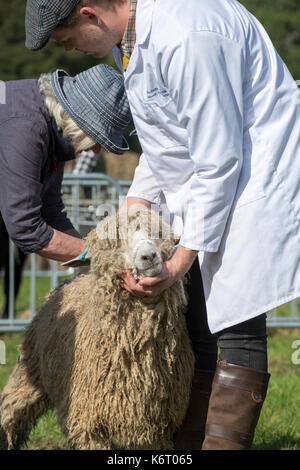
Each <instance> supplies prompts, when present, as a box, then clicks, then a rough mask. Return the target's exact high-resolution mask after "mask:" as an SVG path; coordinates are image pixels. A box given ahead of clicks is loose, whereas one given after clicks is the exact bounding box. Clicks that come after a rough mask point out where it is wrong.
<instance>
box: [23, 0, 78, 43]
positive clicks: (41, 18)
mask: <svg viewBox="0 0 300 470" xmlns="http://www.w3.org/2000/svg"><path fill="white" fill-rule="evenodd" d="M80 1H81V0H59V1H57V0H55V1H54V0H27V5H26V16H25V28H26V42H25V45H26V47H28V49H31V50H32V51H38V50H39V49H42V48H43V47H44V46H45V45H46V44H47V42H48V41H49V39H50V36H51V33H52V31H53V30H54V29H55V28H56V26H57V25H58V24H59V23H60V22H61V21H62V20H64V19H65V18H67V17H68V16H69V15H70V13H71V12H72V11H73V10H74V8H76V6H77V5H78V3H79V2H80Z"/></svg>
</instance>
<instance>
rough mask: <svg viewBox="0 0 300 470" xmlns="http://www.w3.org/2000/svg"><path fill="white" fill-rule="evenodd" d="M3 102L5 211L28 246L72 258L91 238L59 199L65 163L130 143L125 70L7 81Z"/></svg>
mask: <svg viewBox="0 0 300 470" xmlns="http://www.w3.org/2000/svg"><path fill="white" fill-rule="evenodd" d="M5 92H6V96H5V104H1V105H0V167H1V171H0V187H1V191H0V213H1V216H2V217H1V219H2V220H3V223H4V224H5V226H6V229H7V231H8V234H9V236H10V238H11V239H12V240H13V242H14V243H15V244H16V246H17V247H18V248H20V249H21V250H22V252H24V253H37V254H39V255H41V256H44V257H46V258H49V259H53V260H57V261H68V260H70V259H72V258H75V257H77V256H78V255H80V254H81V253H82V252H83V251H84V249H85V242H84V240H82V238H81V236H80V234H79V233H78V232H77V231H76V230H75V229H74V227H73V225H72V223H71V221H70V220H69V219H68V218H67V214H66V212H65V208H64V205H63V202H62V200H61V184H62V179H63V171H64V162H65V161H67V160H72V159H74V158H75V154H77V153H80V152H81V151H83V150H88V149H94V150H95V151H96V152H97V151H98V150H100V148H101V146H103V147H104V148H106V149H108V150H109V151H111V152H113V153H117V154H122V153H123V152H124V151H125V150H128V144H127V142H126V140H125V139H124V137H123V134H122V133H123V130H124V129H125V128H126V127H127V125H128V124H129V122H130V120H131V114H130V110H129V105H128V101H127V98H126V94H125V91H124V86H123V77H122V75H121V74H119V73H117V72H116V71H115V70H114V69H113V68H112V67H109V66H108V65H104V64H103V65H98V66H96V67H93V68H91V69H89V70H87V71H85V72H82V73H80V74H78V75H77V76H75V77H70V76H69V75H68V74H67V73H66V72H64V71H63V70H57V71H56V72H55V73H53V74H43V75H41V77H40V79H39V80H18V81H10V82H6V83H5Z"/></svg>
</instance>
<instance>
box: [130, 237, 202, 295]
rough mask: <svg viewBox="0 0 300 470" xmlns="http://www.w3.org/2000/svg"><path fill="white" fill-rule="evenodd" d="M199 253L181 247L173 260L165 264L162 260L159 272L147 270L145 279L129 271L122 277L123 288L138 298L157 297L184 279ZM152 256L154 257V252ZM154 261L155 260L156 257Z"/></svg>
mask: <svg viewBox="0 0 300 470" xmlns="http://www.w3.org/2000/svg"><path fill="white" fill-rule="evenodd" d="M197 253H198V252H197V251H193V250H188V249H186V248H184V247H183V246H179V247H178V249H177V250H176V252H175V254H174V255H173V256H172V258H171V259H169V260H168V261H165V262H162V261H161V260H160V262H159V263H158V264H157V265H156V266H157V272H155V270H153V271H152V272H151V271H149V270H148V272H147V270H145V271H144V273H143V274H144V275H143V277H140V279H139V278H137V276H135V275H134V274H135V273H132V272H131V271H130V270H127V271H126V272H125V273H123V275H122V278H123V282H122V283H121V287H123V288H124V289H126V290H127V291H128V292H130V293H131V294H132V295H134V296H136V297H145V296H149V297H155V296H157V295H159V294H161V292H163V291H164V290H166V289H167V288H168V287H170V286H172V285H173V284H174V283H175V282H176V281H177V280H179V279H182V278H183V277H184V275H185V273H186V272H187V271H188V270H189V268H190V267H191V265H192V263H193V261H194V260H195V258H196V256H197ZM152 256H154V252H153V253H152ZM155 256H157V255H155ZM153 259H154V260H155V257H154V258H153ZM154 267H155V265H154Z"/></svg>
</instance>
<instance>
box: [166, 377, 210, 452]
mask: <svg viewBox="0 0 300 470" xmlns="http://www.w3.org/2000/svg"><path fill="white" fill-rule="evenodd" d="M213 377H214V371H206V370H200V369H195V372H194V377H193V384H192V389H191V396H190V403H189V406H188V409H187V412H186V416H185V418H184V421H183V423H182V425H181V427H180V428H179V430H178V431H177V433H176V434H175V437H174V447H175V449H176V450H187V449H188V450H201V446H202V443H203V440H204V435H205V423H206V416H207V410H208V403H209V396H210V392H211V385H212V381H213Z"/></svg>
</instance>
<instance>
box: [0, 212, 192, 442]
mask: <svg viewBox="0 0 300 470" xmlns="http://www.w3.org/2000/svg"><path fill="white" fill-rule="evenodd" d="M116 220H117V223H118V224H119V223H120V221H119V219H118V218H113V217H111V218H109V217H108V218H107V219H105V221H104V222H103V223H102V229H103V230H104V233H105V232H106V233H107V237H106V238H104V239H100V238H99V232H96V230H93V231H92V232H91V233H90V234H89V235H88V237H87V245H88V247H89V249H90V253H91V269H90V272H89V274H85V275H79V276H78V277H76V278H74V279H73V280H71V281H67V282H65V283H64V284H62V285H60V286H59V287H58V288H57V289H55V290H53V291H52V292H51V293H50V294H49V296H48V298H47V300H46V302H45V303H44V305H43V307H42V308H41V310H40V311H39V313H38V314H37V315H36V317H35V318H34V319H33V321H32V323H31V324H30V326H29V328H28V330H27V331H26V333H25V337H24V341H23V343H22V345H21V347H20V357H19V362H18V364H17V365H16V368H15V370H14V372H13V373H12V375H11V377H10V379H9V381H8V384H7V385H6V387H5V388H4V390H3V393H2V395H1V400H0V415H1V427H0V448H1V445H2V447H3V448H7V447H9V448H18V447H20V445H22V444H23V443H24V442H25V441H26V439H27V437H28V433H29V431H30V429H31V427H32V425H33V424H34V423H35V421H36V419H37V418H38V417H39V416H40V415H41V414H43V413H44V412H45V410H46V409H47V408H48V407H50V406H51V407H54V408H56V409H57V414H58V420H59V423H60V426H61V429H62V431H63V432H64V433H65V435H66V436H67V437H68V439H69V442H70V444H71V445H72V446H74V447H75V448H77V449H111V448H112V440H113V439H114V440H116V441H118V442H122V444H123V445H125V447H127V448H135V449H139V448H142V449H170V448H172V435H173V433H174V431H175V430H176V428H177V427H179V426H180V424H181V423H182V421H183V418H184V416H185V412H186V409H187V406H188V402H189V395H190V388H191V381H192V376H193V367H194V357H193V353H192V349H191V344H190V340H189V337H188V333H187V329H186V322H185V315H184V313H185V307H184V305H183V301H182V290H181V287H180V284H179V283H175V284H174V285H173V286H172V287H171V288H169V289H168V290H166V291H165V292H164V293H163V294H162V295H160V296H158V297H157V298H144V299H138V298H135V297H133V296H131V295H130V294H129V293H128V292H127V291H125V290H123V289H122V288H121V287H120V285H119V284H120V274H121V273H122V272H124V270H125V269H126V268H128V266H126V264H125V261H124V256H123V253H124V249H126V240H124V239H120V232H121V230H120V226H119V225H117V237H116V238H114V239H112V238H111V237H110V235H111V233H110V231H111V229H113V230H115V227H114V224H115V221H116ZM134 221H135V219H134V216H132V217H131V218H130V220H129V227H130V224H132V226H133V228H132V230H135V229H136V226H135V225H134ZM173 246H174V240H173V239H172V238H171V239H166V240H163V241H162V243H161V252H162V256H163V259H167V258H168V257H170V255H171V251H172V248H173ZM1 436H2V438H1ZM1 443H2V444H1Z"/></svg>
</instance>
